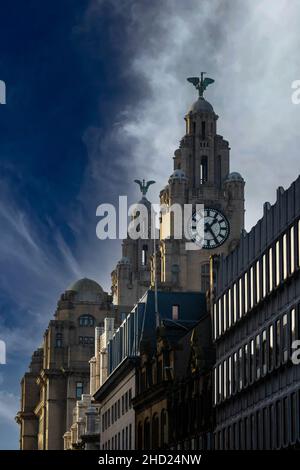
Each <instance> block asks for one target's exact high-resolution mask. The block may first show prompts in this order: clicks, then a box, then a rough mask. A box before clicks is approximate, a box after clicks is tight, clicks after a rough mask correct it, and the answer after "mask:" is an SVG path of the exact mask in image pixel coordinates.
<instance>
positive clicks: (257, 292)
mask: <svg viewBox="0 0 300 470" xmlns="http://www.w3.org/2000/svg"><path fill="white" fill-rule="evenodd" d="M259 301H260V262H259V261H257V263H256V303H258V302H259Z"/></svg>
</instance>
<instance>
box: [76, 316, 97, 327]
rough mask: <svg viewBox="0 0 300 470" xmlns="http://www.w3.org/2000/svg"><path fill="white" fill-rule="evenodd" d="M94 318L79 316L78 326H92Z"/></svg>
mask: <svg viewBox="0 0 300 470" xmlns="http://www.w3.org/2000/svg"><path fill="white" fill-rule="evenodd" d="M94 325H95V318H94V317H93V316H92V315H81V317H79V326H94Z"/></svg>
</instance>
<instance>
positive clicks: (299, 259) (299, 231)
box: [298, 220, 300, 266]
mask: <svg viewBox="0 0 300 470" xmlns="http://www.w3.org/2000/svg"><path fill="white" fill-rule="evenodd" d="M298 266H300V220H299V222H298Z"/></svg>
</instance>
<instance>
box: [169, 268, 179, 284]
mask: <svg viewBox="0 0 300 470" xmlns="http://www.w3.org/2000/svg"><path fill="white" fill-rule="evenodd" d="M171 273H172V284H178V283H179V266H178V264H172V268H171Z"/></svg>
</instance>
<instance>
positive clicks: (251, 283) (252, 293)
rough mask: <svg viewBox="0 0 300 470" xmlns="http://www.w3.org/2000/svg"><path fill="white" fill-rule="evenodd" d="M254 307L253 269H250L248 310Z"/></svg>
mask: <svg viewBox="0 0 300 470" xmlns="http://www.w3.org/2000/svg"><path fill="white" fill-rule="evenodd" d="M253 306H254V269H253V266H252V267H251V268H250V308H253Z"/></svg>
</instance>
